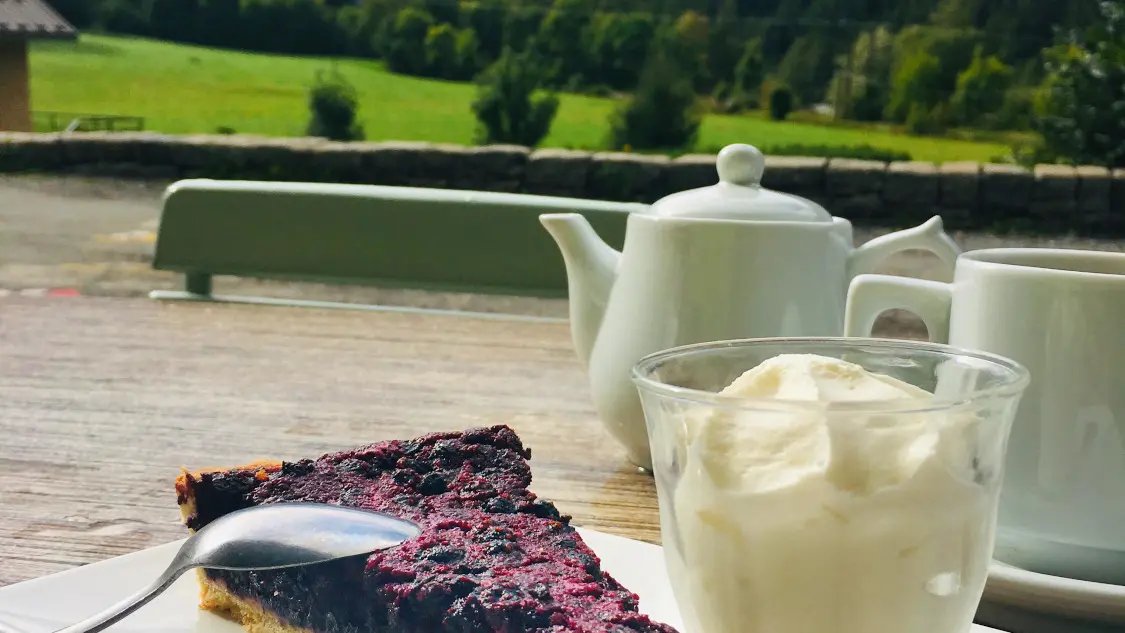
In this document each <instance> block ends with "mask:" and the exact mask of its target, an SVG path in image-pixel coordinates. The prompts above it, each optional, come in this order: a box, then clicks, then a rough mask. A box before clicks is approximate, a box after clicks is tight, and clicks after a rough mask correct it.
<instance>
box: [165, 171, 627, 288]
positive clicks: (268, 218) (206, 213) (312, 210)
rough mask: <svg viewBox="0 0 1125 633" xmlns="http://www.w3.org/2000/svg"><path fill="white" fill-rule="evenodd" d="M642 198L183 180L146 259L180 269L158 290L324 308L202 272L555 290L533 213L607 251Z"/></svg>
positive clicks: (555, 270) (552, 255) (551, 254)
mask: <svg viewBox="0 0 1125 633" xmlns="http://www.w3.org/2000/svg"><path fill="white" fill-rule="evenodd" d="M647 208H648V207H647V206H646V205H643V204H634V203H618V202H606V201H600V200H579V199H572V198H555V197H546V196H532V195H523V194H508V193H491V192H480V191H455V190H447V189H420V188H412V187H381V186H372V185H340V184H319V183H278V182H247V181H218V180H202V179H200V180H183V181H180V182H177V183H175V184H173V185H171V186H170V187H169V188H168V190H167V191H166V192H165V195H164V208H163V213H162V216H161V220H160V228H159V232H158V234H157V239H156V253H155V256H154V260H153V267H154V268H156V269H158V270H168V271H175V272H179V273H183V274H184V277H185V289H184V291H182V292H179V291H176V292H169V291H154V292H153V293H151V295H150V296H152V297H153V298H158V299H193V300H221V301H231V300H235V301H242V302H246V301H249V302H256V303H283V304H287V305H292V304H316V305H326V304H323V303H322V302H305V301H282V300H274V299H267V298H256V297H219V296H215V295H213V294H212V292H211V290H212V277H213V276H214V275H234V276H241V277H257V278H268V279H287V280H297V281H315V282H328V283H351V284H369V285H376V286H383V287H398V288H417V289H423V290H438V291H448V292H473V293H489V294H509V295H520V296H537V297H565V296H566V290H567V284H566V271H565V268H564V265H563V259H562V256H561V254H560V253H559V251H558V249H557V247H556V246H555V243H554V242H553V241H552V240H551V238H550V236H549V235H548V234H547V231H546V230H544V229H543V227H542V225H541V224H540V223H539V219H538V216H539V214H541V213H556V212H578V213H582V214H583V215H585V216H586V217H587V218H588V219H589V220H590V223H591V224H592V225H593V226H594V229H595V230H596V231H597V232H598V233H599V235H601V236H602V238H603V239H605V240H606V242H607V243H609V244H612V245H613V246H615V247H616V248H620V247H621V245H622V243H623V241H624V237H625V222H626V219H627V218H628V214H629V213H630V212H634V211H644V210H645V209H647Z"/></svg>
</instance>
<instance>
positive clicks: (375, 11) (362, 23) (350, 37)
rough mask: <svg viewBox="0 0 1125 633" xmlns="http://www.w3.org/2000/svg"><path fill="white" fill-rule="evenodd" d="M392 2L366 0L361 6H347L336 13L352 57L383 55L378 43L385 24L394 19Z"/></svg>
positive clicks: (337, 21)
mask: <svg viewBox="0 0 1125 633" xmlns="http://www.w3.org/2000/svg"><path fill="white" fill-rule="evenodd" d="M391 2H392V0H364V1H363V2H362V3H360V4H346V5H344V6H342V7H340V8H339V10H337V11H336V23H337V25H338V26H339V29H340V31H341V32H342V33H343V34H344V36H345V37H346V38H347V43H348V46H347V50H348V53H349V54H351V55H358V56H360V57H368V56H371V55H380V54H382V46H377V44H381V42H379V41H378V39H377V38H378V36H379V33H380V29H382V28H383V25H384V23H385V22H386V21H387V20H389V19H393V17H394V8H393V6H392V4H391Z"/></svg>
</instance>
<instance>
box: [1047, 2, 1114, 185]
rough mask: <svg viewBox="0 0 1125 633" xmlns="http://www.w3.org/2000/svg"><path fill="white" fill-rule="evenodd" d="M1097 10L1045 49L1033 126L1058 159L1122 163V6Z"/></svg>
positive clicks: (1106, 4)
mask: <svg viewBox="0 0 1125 633" xmlns="http://www.w3.org/2000/svg"><path fill="white" fill-rule="evenodd" d="M1100 11H1101V16H1102V19H1101V20H1100V21H1098V22H1096V23H1095V24H1093V25H1092V26H1090V27H1089V28H1087V29H1086V30H1085V31H1084V32H1082V31H1075V32H1071V33H1069V34H1067V36H1066V37H1065V39H1064V40H1063V41H1062V42H1060V43H1059V44H1058V45H1057V46H1055V47H1054V48H1053V49H1052V50H1051V51H1050V52H1049V54H1048V56H1047V59H1048V62H1047V71H1048V76H1047V80H1046V81H1045V83H1044V85H1043V88H1042V92H1041V94H1040V98H1039V102H1038V103H1037V107H1036V110H1037V115H1038V120H1037V121H1036V128H1037V129H1038V131H1039V133H1040V134H1041V135H1042V136H1043V143H1044V148H1045V149H1046V151H1047V152H1048V153H1049V154H1050V155H1052V156H1053V157H1055V158H1057V159H1059V160H1065V161H1067V162H1071V163H1077V164H1090V165H1105V166H1108V167H1125V6H1122V5H1121V4H1120V3H1119V2H1109V1H1107V2H1102V3H1101V6H1100Z"/></svg>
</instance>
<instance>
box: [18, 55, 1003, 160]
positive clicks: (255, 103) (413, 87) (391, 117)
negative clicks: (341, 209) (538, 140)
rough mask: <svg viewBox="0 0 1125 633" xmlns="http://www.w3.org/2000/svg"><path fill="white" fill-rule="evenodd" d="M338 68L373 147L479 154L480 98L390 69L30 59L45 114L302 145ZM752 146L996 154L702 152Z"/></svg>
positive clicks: (568, 111)
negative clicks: (315, 98) (139, 120)
mask: <svg viewBox="0 0 1125 633" xmlns="http://www.w3.org/2000/svg"><path fill="white" fill-rule="evenodd" d="M333 65H335V66H336V68H337V69H338V70H339V71H340V72H341V73H342V74H343V75H344V76H346V77H347V78H348V80H349V81H351V82H352V83H353V84H355V86H356V89H357V91H358V93H359V96H360V104H361V105H360V118H361V119H362V123H363V126H364V128H365V129H366V132H367V138H368V139H369V140H391V139H393V140H415V141H434V142H450V143H462V144H468V143H471V141H472V137H473V130H474V127H475V120H474V119H473V116H472V113H471V112H470V110H469V104H470V102H471V101H472V98H473V91H474V87H473V86H472V85H470V84H463V83H453V82H445V81H432V80H426V79H419V78H415V77H406V76H402V75H396V74H393V73H390V72H387V71H386V70H385V69H384V68H383V67H382V65H381V64H380V63H378V62H375V61H367V60H357V59H340V60H331V59H319V58H300V57H283V56H274V55H258V54H248V53H240V52H233V51H225V50H217V49H208V48H201V47H195V46H185V45H180V44H171V43H166V42H158V41H151V40H143V39H132V38H123V37H111V36H104V35H93V34H85V35H83V36H82V38H81V40H80V41H79V42H77V43H74V42H36V43H34V44H33V45H32V49H31V72H32V99H33V108H34V109H35V110H40V111H43V110H54V111H61V112H78V113H86V114H118V115H130V116H143V117H145V118H146V127H147V128H148V129H150V130H155V131H160V132H167V133H212V132H215V131H216V130H217V129H218V128H219V127H228V128H233V129H234V130H236V131H237V132H239V133H246V134H265V135H271V136H292V135H300V134H302V133H303V130H304V125H305V122H306V120H307V109H306V108H307V105H306V101H305V100H306V94H307V90H308V87H309V85H310V84H311V83H312V81H313V78H314V77H315V74H316V71H317V70H318V69H330V68H331V67H332V66H333ZM613 105H614V101H613V100H610V99H597V98H592V97H585V96H579V95H564V96H563V97H562V104H561V107H560V108H559V113H558V116H557V117H556V119H555V121H554V126H553V127H552V128H551V134H550V136H549V137H548V138H547V139H546V141H545V142H544V143H543V145H544V146H547V147H576V148H598V147H601V144H602V139H603V138H604V137H605V132H606V119H607V117H608V115H609V113H610V111H611V109H612V108H613ZM732 142H745V143H752V144H757V145H762V146H769V145H780V144H789V143H802V144H817V145H862V144H869V145H872V146H875V147H882V148H886V149H892V150H903V151H907V152H909V153H910V154H911V155H912V156H913V157H914V158H915V159H916V160H930V161H949V160H979V161H987V160H989V159H991V158H994V157H996V156H998V155H1000V154H1003V153H1004V152H1005V151H1006V149H1007V148H1006V147H1005V146H1004V145H1001V144H997V143H978V142H969V141H962V140H955V139H942V138H923V137H914V136H907V135H904V134H895V133H893V132H889V131H881V130H868V129H854V128H843V127H832V126H826V125H816V124H810V123H796V122H784V123H778V122H774V121H769V120H766V119H762V118H760V117H758V116H746V115H743V116H718V115H712V116H708V117H707V118H706V120H705V121H704V123H703V129H702V132H701V134H700V138H699V147H701V148H715V147H720V146H722V145H724V144H727V143H732Z"/></svg>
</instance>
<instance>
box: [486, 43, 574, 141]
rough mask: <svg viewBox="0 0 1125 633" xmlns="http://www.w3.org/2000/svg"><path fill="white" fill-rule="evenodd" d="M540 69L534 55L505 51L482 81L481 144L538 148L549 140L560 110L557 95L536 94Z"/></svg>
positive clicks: (489, 68)
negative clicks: (556, 115)
mask: <svg viewBox="0 0 1125 633" xmlns="http://www.w3.org/2000/svg"><path fill="white" fill-rule="evenodd" d="M540 77H542V75H541V73H540V71H539V65H538V64H537V63H535V60H534V59H533V58H532V57H531V54H530V53H516V52H514V51H512V50H511V49H505V50H504V52H503V53H501V55H500V59H498V60H496V62H495V63H493V64H492V65H491V66H489V67H488V68H487V69H486V70H485V71H484V73H483V74H482V75H481V77H480V86H479V87H478V89H477V96H476V99H475V100H474V101H473V105H472V108H473V114H474V115H475V116H476V118H477V122H478V125H477V138H476V140H477V142H478V143H481V144H486V143H514V144H517V145H526V146H528V147H535V146H536V145H538V144H539V142H540V141H542V140H543V138H544V137H546V136H547V132H549V131H550V129H551V122H552V121H553V120H554V118H555V113H556V112H557V111H558V108H559V99H558V97H556V96H555V95H554V94H536V93H537V91H538V90H539V87H540Z"/></svg>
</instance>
